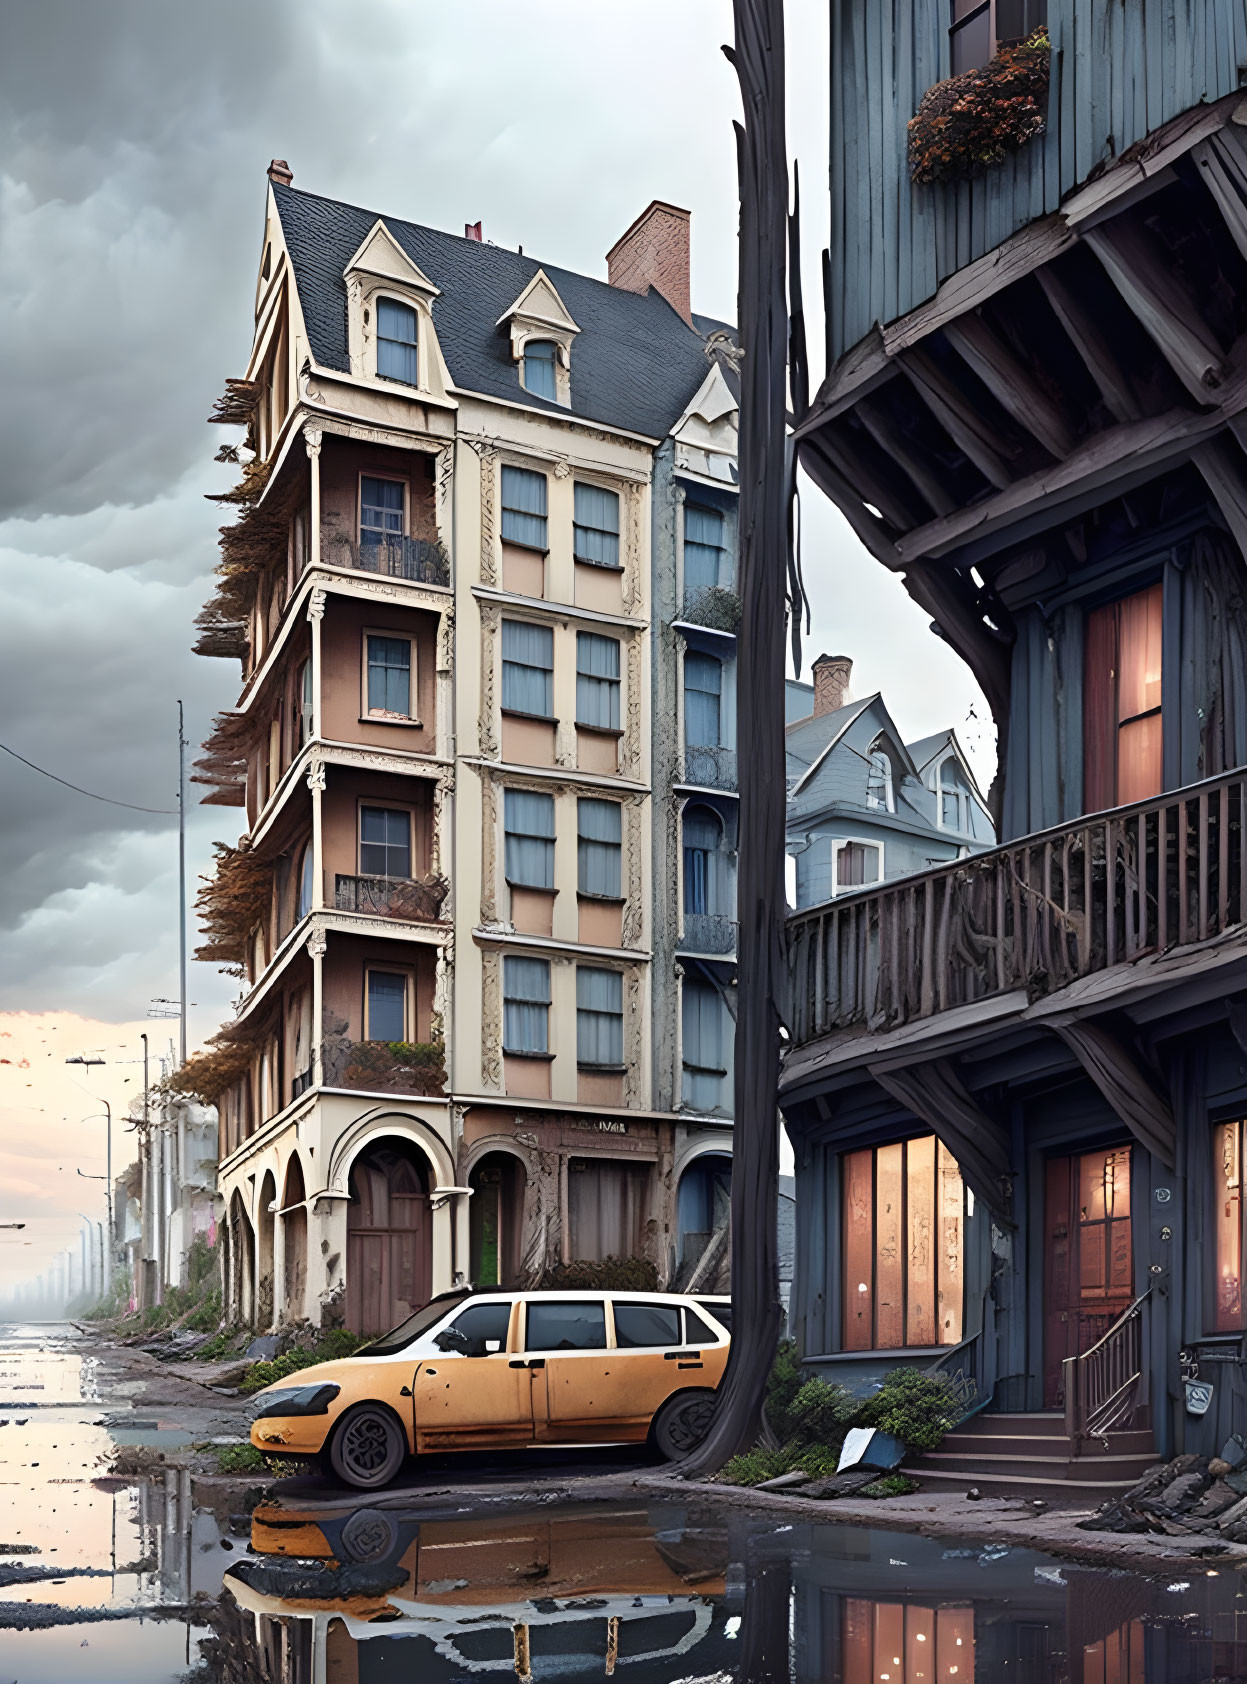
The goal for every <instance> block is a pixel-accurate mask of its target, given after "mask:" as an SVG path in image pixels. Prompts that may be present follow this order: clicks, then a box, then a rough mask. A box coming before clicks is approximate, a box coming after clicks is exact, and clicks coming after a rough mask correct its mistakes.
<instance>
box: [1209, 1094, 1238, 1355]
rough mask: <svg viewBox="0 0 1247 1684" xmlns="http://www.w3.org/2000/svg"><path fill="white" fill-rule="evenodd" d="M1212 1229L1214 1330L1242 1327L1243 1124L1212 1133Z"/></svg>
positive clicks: (1222, 1126) (1221, 1126)
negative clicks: (1215, 1270) (1214, 1256)
mask: <svg viewBox="0 0 1247 1684" xmlns="http://www.w3.org/2000/svg"><path fill="white" fill-rule="evenodd" d="M1212 1138H1213V1152H1214V1162H1213V1166H1212V1190H1213V1201H1214V1202H1213V1213H1212V1215H1213V1228H1214V1230H1215V1232H1216V1237H1217V1239H1216V1257H1217V1285H1216V1297H1215V1300H1214V1308H1213V1330H1214V1331H1215V1332H1217V1333H1234V1332H1237V1330H1238V1329H1239V1328H1240V1327H1242V1326H1243V1124H1242V1123H1241V1122H1236V1123H1218V1124H1217V1126H1216V1128H1214V1129H1213V1131H1212Z"/></svg>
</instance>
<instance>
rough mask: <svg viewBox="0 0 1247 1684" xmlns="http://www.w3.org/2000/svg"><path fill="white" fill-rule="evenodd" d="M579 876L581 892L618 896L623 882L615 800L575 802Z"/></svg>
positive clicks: (619, 819)
mask: <svg viewBox="0 0 1247 1684" xmlns="http://www.w3.org/2000/svg"><path fill="white" fill-rule="evenodd" d="M576 811H577V829H578V836H579V841H578V853H579V860H578V865H579V878H578V887H579V889H580V893H581V894H582V895H602V896H605V897H606V898H607V899H609V900H618V899H619V897H620V884H621V882H622V871H621V861H622V858H623V846H622V844H623V809H622V807H620V805H619V803H618V801H591V800H588V799H586V800H583V801H578V802H577V803H576Z"/></svg>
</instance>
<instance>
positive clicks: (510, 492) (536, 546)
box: [502, 463, 550, 551]
mask: <svg viewBox="0 0 1247 1684" xmlns="http://www.w3.org/2000/svg"><path fill="white" fill-rule="evenodd" d="M502 541H503V543H504V544H521V545H523V547H524V548H525V549H528V550H543V551H544V550H548V549H549V547H550V546H549V543H548V542H547V538H546V476H545V475H544V474H539V473H536V472H535V471H534V470H533V469H532V468H513V467H511V466H510V465H509V464H507V463H504V464H503V469H502Z"/></svg>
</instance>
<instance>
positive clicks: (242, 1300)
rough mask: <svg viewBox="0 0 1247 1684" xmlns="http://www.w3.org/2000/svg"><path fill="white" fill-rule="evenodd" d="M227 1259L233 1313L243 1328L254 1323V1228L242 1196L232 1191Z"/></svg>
mask: <svg viewBox="0 0 1247 1684" xmlns="http://www.w3.org/2000/svg"><path fill="white" fill-rule="evenodd" d="M229 1226H230V1256H231V1259H232V1261H233V1271H232V1273H233V1291H232V1292H231V1294H230V1296H231V1298H232V1300H233V1309H234V1314H235V1315H236V1316H237V1318H238V1320H239V1321H240V1322H241V1323H242V1324H243V1326H244V1327H252V1326H254V1324H255V1229H254V1228H253V1227H252V1226H251V1219H250V1217H249V1216H248V1215H247V1211H246V1207H245V1206H244V1205H243V1202H242V1194H241V1193H239V1192H237V1191H235V1193H234V1197H233V1199H232V1200H231V1202H230V1221H229Z"/></svg>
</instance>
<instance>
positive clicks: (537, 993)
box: [502, 955, 550, 1053]
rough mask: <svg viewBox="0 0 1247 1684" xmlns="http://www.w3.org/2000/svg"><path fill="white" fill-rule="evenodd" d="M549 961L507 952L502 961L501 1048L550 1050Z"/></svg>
mask: <svg viewBox="0 0 1247 1684" xmlns="http://www.w3.org/2000/svg"><path fill="white" fill-rule="evenodd" d="M549 1041H550V964H549V961H548V960H546V959H521V958H518V957H512V956H511V955H508V956H507V957H506V958H504V959H503V961H502V1050H503V1052H509V1053H544V1052H549V1050H550V1045H549Z"/></svg>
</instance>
